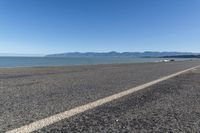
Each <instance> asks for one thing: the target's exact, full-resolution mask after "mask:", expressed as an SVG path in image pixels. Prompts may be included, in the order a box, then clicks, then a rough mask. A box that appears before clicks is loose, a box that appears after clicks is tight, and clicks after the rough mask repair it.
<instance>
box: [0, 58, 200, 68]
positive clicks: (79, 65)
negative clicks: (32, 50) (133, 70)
mask: <svg viewBox="0 0 200 133" xmlns="http://www.w3.org/2000/svg"><path fill="white" fill-rule="evenodd" d="M166 59H168V58H166ZM188 61H200V60H199V59H192V60H191V59H187V60H175V61H168V62H165V61H164V60H158V61H152V62H151V61H149V62H127V63H101V64H74V65H52V66H50V65H49V66H48V65H47V66H39V65H38V66H14V67H1V66H0V69H15V68H16V69H18V68H55V67H56V68H57V67H60V68H63V67H81V66H101V65H106V66H107V65H108V66H109V65H129V64H149V63H170V62H188Z"/></svg>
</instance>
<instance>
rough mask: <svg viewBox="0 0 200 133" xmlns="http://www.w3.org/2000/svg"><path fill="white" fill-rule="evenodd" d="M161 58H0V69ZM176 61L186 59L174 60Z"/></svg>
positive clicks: (136, 61) (155, 59)
mask: <svg viewBox="0 0 200 133" xmlns="http://www.w3.org/2000/svg"><path fill="white" fill-rule="evenodd" d="M161 60H163V59H162V58H134V57H0V68H13V67H50V66H74V65H97V64H121V63H145V62H159V61H161ZM176 60H177V61H181V60H188V59H183V58H181V59H176Z"/></svg>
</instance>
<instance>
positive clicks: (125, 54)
mask: <svg viewBox="0 0 200 133" xmlns="http://www.w3.org/2000/svg"><path fill="white" fill-rule="evenodd" d="M183 55H184V56H189V55H190V56H191V55H198V54H197V53H192V52H152V51H146V52H115V51H111V52H86V53H81V52H71V53H60V54H50V55H46V56H45V57H169V56H183Z"/></svg>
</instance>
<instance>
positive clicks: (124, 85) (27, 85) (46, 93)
mask: <svg viewBox="0 0 200 133" xmlns="http://www.w3.org/2000/svg"><path fill="white" fill-rule="evenodd" d="M199 64H200V62H199V61H186V62H169V63H143V64H120V65H94V66H77V67H52V68H50V67H49V68H16V69H0V107H1V108H0V132H3V131H7V130H11V129H14V128H17V127H20V126H23V125H26V124H29V123H31V122H34V121H37V120H39V119H42V118H45V117H48V116H51V115H54V114H56V113H59V112H62V111H66V110H69V109H71V108H74V107H76V106H79V105H82V104H86V103H88V102H91V101H95V100H97V99H100V98H103V97H106V96H109V95H112V94H114V93H117V92H121V91H123V90H126V89H129V88H132V87H135V86H137V85H141V84H143V83H146V82H149V81H152V80H155V79H158V78H160V77H163V76H166V75H169V74H172V73H175V72H178V71H181V70H184V69H187V68H190V67H194V66H197V65H199ZM127 104H128V103H127ZM137 106H140V105H137ZM97 117H98V115H97ZM71 123H72V124H73V122H71ZM77 124H78V123H77ZM75 125H76V123H75ZM66 127H67V126H66ZM56 130H57V129H56ZM63 130H64V129H63ZM45 131H46V130H45ZM58 131H59V130H58ZM61 131H62V130H61Z"/></svg>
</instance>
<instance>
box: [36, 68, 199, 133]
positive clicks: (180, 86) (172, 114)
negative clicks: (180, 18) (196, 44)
mask: <svg viewBox="0 0 200 133" xmlns="http://www.w3.org/2000/svg"><path fill="white" fill-rule="evenodd" d="M41 132H42V133H46V132H53V133H73V132H74V133H77V132H80V133H84V132H85V133H95V132H98V133H100V132H101V133H113V132H115V133H129V132H134V133H135V132H148V133H149V132H174V133H177V132H185V133H186V132H187V133H198V132H200V69H198V70H195V71H190V72H188V73H186V74H183V75H179V76H177V77H175V78H172V79H169V80H167V81H163V82H161V83H158V84H156V85H154V86H151V87H149V88H146V89H144V90H142V91H139V92H136V93H134V94H131V95H129V96H126V97H124V98H121V99H119V100H116V101H113V102H111V103H108V104H106V105H103V106H100V107H98V108H96V109H93V110H90V111H87V112H85V113H83V114H79V115H77V116H75V117H71V118H70V119H67V120H63V121H61V122H58V123H56V124H53V125H51V126H48V127H46V128H43V129H41V130H39V131H36V132H35V133H41Z"/></svg>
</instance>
